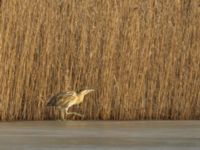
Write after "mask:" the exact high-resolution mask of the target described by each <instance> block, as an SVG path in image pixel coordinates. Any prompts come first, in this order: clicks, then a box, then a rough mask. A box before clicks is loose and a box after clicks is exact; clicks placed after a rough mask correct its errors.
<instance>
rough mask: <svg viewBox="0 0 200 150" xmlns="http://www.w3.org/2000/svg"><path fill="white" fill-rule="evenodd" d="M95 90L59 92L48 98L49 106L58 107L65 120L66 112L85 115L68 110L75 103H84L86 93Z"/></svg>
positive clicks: (62, 118)
mask: <svg viewBox="0 0 200 150" xmlns="http://www.w3.org/2000/svg"><path fill="white" fill-rule="evenodd" d="M93 91H94V89H87V90H81V91H80V92H76V91H64V92H59V93H57V94H56V95H54V96H52V97H51V98H50V99H49V100H48V103H47V106H53V107H56V108H58V109H59V110H60V112H61V120H65V114H66V115H70V114H74V115H77V116H80V117H83V115H81V114H79V113H76V112H68V110H69V108H70V107H72V106H73V105H78V104H80V103H82V102H83V100H84V97H85V95H87V94H89V93H91V92H93Z"/></svg>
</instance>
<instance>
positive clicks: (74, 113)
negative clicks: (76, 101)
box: [67, 112, 84, 117]
mask: <svg viewBox="0 0 200 150" xmlns="http://www.w3.org/2000/svg"><path fill="white" fill-rule="evenodd" d="M71 114H73V115H77V116H80V117H84V115H81V114H79V113H77V112H68V113H67V115H71Z"/></svg>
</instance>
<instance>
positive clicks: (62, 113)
mask: <svg viewBox="0 0 200 150" xmlns="http://www.w3.org/2000/svg"><path fill="white" fill-rule="evenodd" d="M60 112H61V120H63V121H64V120H65V110H64V109H61V110H60Z"/></svg>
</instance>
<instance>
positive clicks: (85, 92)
mask: <svg viewBox="0 0 200 150" xmlns="http://www.w3.org/2000/svg"><path fill="white" fill-rule="evenodd" d="M93 91H94V89H88V90H82V91H81V92H80V94H81V95H87V94H88V93H90V92H93Z"/></svg>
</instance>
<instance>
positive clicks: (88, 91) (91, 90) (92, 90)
mask: <svg viewBox="0 0 200 150" xmlns="http://www.w3.org/2000/svg"><path fill="white" fill-rule="evenodd" d="M94 91H95V90H94V89H90V90H87V94H88V93H90V92H94Z"/></svg>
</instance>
